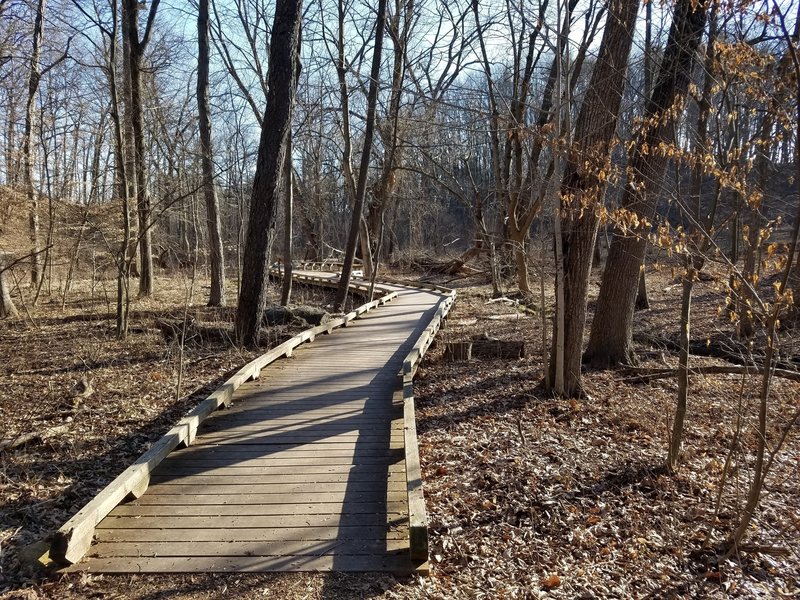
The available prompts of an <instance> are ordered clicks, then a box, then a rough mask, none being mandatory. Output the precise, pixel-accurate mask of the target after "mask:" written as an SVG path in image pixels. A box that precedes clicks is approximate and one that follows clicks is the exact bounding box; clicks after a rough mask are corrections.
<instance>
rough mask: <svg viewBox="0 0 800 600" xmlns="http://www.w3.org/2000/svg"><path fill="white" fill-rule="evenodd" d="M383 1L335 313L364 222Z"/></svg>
mask: <svg viewBox="0 0 800 600" xmlns="http://www.w3.org/2000/svg"><path fill="white" fill-rule="evenodd" d="M386 1H387V0H378V15H377V17H376V18H375V46H374V48H373V51H372V68H371V71H370V81H369V92H368V93H367V115H366V124H365V129H364V145H363V147H362V149H361V164H360V166H359V170H358V185H357V187H356V190H355V196H354V198H353V206H352V215H351V219H350V232H349V234H348V236H347V246H346V247H345V253H344V264H343V265H342V275H341V278H340V279H339V288H338V290H337V292H336V300H335V301H334V305H335V307H336V308H337V309H341V307H342V306H344V302H345V300H346V299H347V292H348V290H349V288H350V278H351V276H352V271H353V261H354V260H355V257H356V245H357V244H358V237H359V230H360V228H361V223H362V219H363V211H364V198H365V197H366V194H367V175H368V171H369V162H370V152H371V151H372V138H373V136H374V133H375V107H376V105H377V103H378V84H379V80H380V69H381V55H382V51H383V35H384V30H385V21H386ZM340 6H341V2H340ZM339 35H340V37H341V36H343V35H344V33H343V31H342V29H341V28H340V34H339ZM367 247H368V246H367ZM365 256H366V255H365Z"/></svg>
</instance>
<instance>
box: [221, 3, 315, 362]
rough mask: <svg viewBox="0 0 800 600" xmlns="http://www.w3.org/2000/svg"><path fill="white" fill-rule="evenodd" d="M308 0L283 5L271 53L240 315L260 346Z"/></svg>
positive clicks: (242, 340)
mask: <svg viewBox="0 0 800 600" xmlns="http://www.w3.org/2000/svg"><path fill="white" fill-rule="evenodd" d="M302 4H303V2H302V0H278V2H277V4H276V7H275V21H274V23H273V25H272V37H271V43H270V49H269V78H268V79H269V93H268V94H267V107H266V110H265V112H264V123H263V125H262V127H261V140H260V142H259V145H258V158H257V160H256V172H255V176H254V178H253V192H252V196H251V200H250V220H249V223H248V226H247V240H246V242H245V249H244V257H243V260H242V263H243V264H242V289H241V293H240V295H239V306H238V308H237V310H236V339H237V340H238V343H239V344H241V345H243V346H249V347H256V346H258V334H259V328H260V325H261V315H262V313H263V311H264V306H265V304H266V300H267V285H266V284H267V278H268V274H269V272H268V266H267V262H268V259H269V256H268V251H269V242H270V240H269V239H268V238H269V237H270V236H271V235H272V233H271V232H273V231H274V227H275V214H276V208H277V204H278V200H279V195H280V182H281V171H282V169H283V165H284V157H285V154H286V141H287V138H288V136H289V132H290V130H291V123H292V113H293V110H294V101H295V95H296V91H297V76H298V73H299V67H300V65H299V61H298V56H299V55H300V27H301V21H302Z"/></svg>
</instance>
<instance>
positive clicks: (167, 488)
mask: <svg viewBox="0 0 800 600" xmlns="http://www.w3.org/2000/svg"><path fill="white" fill-rule="evenodd" d="M150 487H151V489H152V491H153V493H154V494H184V495H188V496H193V495H195V494H217V495H227V494H230V495H239V494H298V495H304V494H337V493H338V494H348V495H355V494H364V495H373V496H379V495H380V493H381V491H383V493H384V494H385V493H386V490H387V489H388V490H389V491H390V492H401V491H404V490H405V489H406V486H405V483H404V482H395V481H387V482H386V483H384V484H382V485H381V486H376V485H375V484H374V483H372V482H369V481H345V482H337V483H275V484H272V483H258V484H241V485H240V484H215V485H202V486H201V485H193V484H181V483H180V482H175V481H171V482H169V483H156V484H153V485H152V486H150ZM188 501H190V499H189V498H187V502H188Z"/></svg>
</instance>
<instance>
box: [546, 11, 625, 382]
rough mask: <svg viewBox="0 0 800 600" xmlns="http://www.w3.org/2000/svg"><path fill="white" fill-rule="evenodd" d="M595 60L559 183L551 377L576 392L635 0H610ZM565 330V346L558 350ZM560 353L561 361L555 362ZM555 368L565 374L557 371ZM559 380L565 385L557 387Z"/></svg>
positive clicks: (579, 380)
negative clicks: (559, 273) (559, 267)
mask: <svg viewBox="0 0 800 600" xmlns="http://www.w3.org/2000/svg"><path fill="white" fill-rule="evenodd" d="M607 7H608V16H607V18H606V26H605V30H604V32H603V39H602V42H601V44H600V53H599V55H598V58H597V64H596V65H595V68H594V71H593V72H592V79H591V83H590V84H589V87H588V88H587V92H586V98H585V99H584V101H583V104H582V105H581V111H580V113H579V115H578V121H577V123H576V126H575V138H574V142H573V144H572V147H571V148H570V152H569V155H568V159H567V164H566V168H565V170H564V176H563V180H562V183H561V198H562V200H561V208H560V210H561V212H562V213H564V215H563V219H562V225H561V226H562V228H563V231H562V235H561V240H560V241H559V240H558V239H557V240H556V244H557V245H559V246H560V247H559V248H558V250H559V256H560V258H561V260H562V261H563V273H564V296H563V298H560V297H559V298H558V299H557V301H556V313H559V312H560V313H562V314H563V320H562V319H556V324H555V327H554V331H553V348H552V351H551V363H550V380H551V381H553V382H554V383H555V385H556V389H555V392H556V393H557V394H561V395H567V396H577V395H580V394H582V392H583V390H582V388H581V349H582V345H583V329H584V323H585V321H586V298H587V294H588V287H589V272H590V270H591V264H592V253H593V251H594V245H595V239H596V236H597V226H598V223H599V219H598V216H597V215H598V212H599V211H597V210H596V207H597V205H598V204H599V203H601V202H602V200H603V195H604V192H605V186H606V181H607V172H608V171H609V170H610V162H611V151H612V150H613V147H614V134H615V132H616V129H617V118H618V117H619V111H620V105H621V103H622V92H623V89H624V87H625V72H626V66H627V63H628V55H629V54H630V49H631V45H632V42H633V30H634V27H635V25H636V13H637V11H638V9H639V2H638V0H610V1H609V2H608V4H607ZM587 165H588V166H587ZM562 336H563V352H561V351H560V348H559V347H560V345H561V343H562V341H561V339H562ZM559 359H561V360H562V361H563V363H562V364H561V365H559V364H558V362H559ZM559 373H562V374H563V376H562V377H559V376H558V375H559ZM560 384H561V385H563V387H560Z"/></svg>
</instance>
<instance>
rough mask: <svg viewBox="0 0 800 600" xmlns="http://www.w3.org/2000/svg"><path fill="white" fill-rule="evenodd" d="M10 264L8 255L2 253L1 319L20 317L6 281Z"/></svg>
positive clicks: (0, 270) (0, 278) (0, 259)
mask: <svg viewBox="0 0 800 600" xmlns="http://www.w3.org/2000/svg"><path fill="white" fill-rule="evenodd" d="M10 262H11V261H10V260H9V257H8V255H7V254H2V253H0V319H7V318H9V317H16V316H17V315H19V313H18V312H17V307H16V306H14V301H13V300H12V299H11V290H9V289H8V280H7V279H6V271H7V270H8V268H7V266H6V265H7V264H8V263H10Z"/></svg>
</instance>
